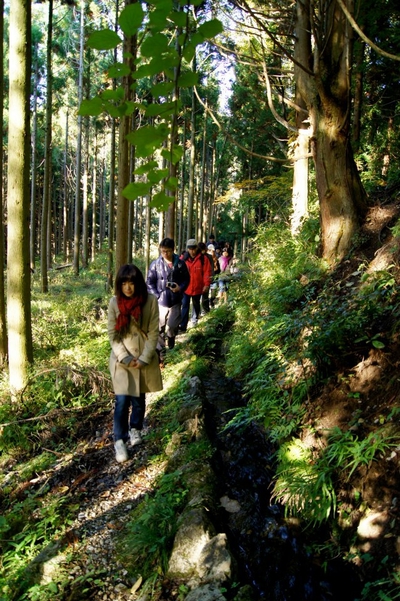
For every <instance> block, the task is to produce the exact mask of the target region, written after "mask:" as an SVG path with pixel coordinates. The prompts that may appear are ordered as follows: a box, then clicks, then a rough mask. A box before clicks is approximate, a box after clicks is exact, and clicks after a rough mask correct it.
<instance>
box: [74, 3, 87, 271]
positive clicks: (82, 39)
mask: <svg viewBox="0 0 400 601" xmlns="http://www.w3.org/2000/svg"><path fill="white" fill-rule="evenodd" d="M79 39H80V41H79V80H78V106H80V105H81V103H82V98H83V57H84V53H83V50H84V43H85V1H84V0H81V21H80V36H79ZM75 164H76V174H75V177H76V185H75V220H74V257H73V264H74V273H75V275H76V276H78V275H79V262H80V261H79V254H80V237H81V167H82V115H79V114H78V134H77V142H76V163H75Z"/></svg>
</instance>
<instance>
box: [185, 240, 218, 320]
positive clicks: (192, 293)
mask: <svg viewBox="0 0 400 601" xmlns="http://www.w3.org/2000/svg"><path fill="white" fill-rule="evenodd" d="M186 247H187V251H186V252H185V253H184V254H183V255H182V258H183V259H184V261H185V263H186V265H187V268H188V271H189V274H190V283H189V286H188V287H187V288H186V290H185V292H184V293H183V299H182V320H181V324H180V326H179V329H180V331H181V332H186V330H187V326H188V321H189V309H190V301H192V305H193V310H192V324H193V325H196V323H197V321H198V319H199V316H200V299H201V295H202V294H204V293H206V292H208V290H209V289H210V284H211V277H212V276H211V263H210V261H209V259H208V258H207V257H205V256H204V255H203V253H202V252H201V251H200V249H199V247H198V244H197V242H196V240H195V239H194V238H191V239H190V240H188V241H187V245H186Z"/></svg>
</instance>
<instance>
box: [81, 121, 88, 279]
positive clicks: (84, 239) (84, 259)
mask: <svg viewBox="0 0 400 601" xmlns="http://www.w3.org/2000/svg"><path fill="white" fill-rule="evenodd" d="M84 132H85V138H84V139H85V145H84V146H85V152H84V158H83V177H82V266H83V267H87V266H88V263H89V243H88V239H89V207H88V196H89V190H88V188H89V118H88V117H86V118H85V127H84Z"/></svg>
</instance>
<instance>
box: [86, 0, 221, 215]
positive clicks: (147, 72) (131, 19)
mask: <svg viewBox="0 0 400 601" xmlns="http://www.w3.org/2000/svg"><path fill="white" fill-rule="evenodd" d="M200 4H201V2H200V0H194V1H193V2H191V3H186V2H182V1H181V2H179V3H178V4H176V3H173V2H172V0H163V1H162V2H154V1H153V2H149V3H148V4H147V10H146V11H144V10H143V8H142V4H141V3H134V4H129V5H127V6H126V7H125V8H124V9H123V10H122V12H121V14H120V16H119V19H118V23H119V27H120V29H121V31H122V32H123V34H124V36H125V38H130V37H138V36H140V39H139V40H138V48H139V50H140V56H139V58H138V59H137V61H133V65H132V66H130V64H129V60H128V59H129V58H130V57H129V56H124V59H123V62H122V63H121V62H118V61H117V62H115V63H114V64H112V65H111V66H110V67H109V69H108V74H107V75H108V77H109V78H111V79H117V80H118V79H120V78H122V77H128V76H129V77H131V78H132V80H133V82H134V83H133V84H132V86H131V87H132V89H135V90H137V89H138V87H139V84H141V86H142V87H146V89H148V90H149V96H148V98H149V100H147V101H146V100H145V99H144V98H143V99H141V101H132V100H129V99H126V97H125V91H124V88H123V86H115V87H114V88H113V89H105V90H103V91H101V92H100V93H99V94H97V95H96V96H95V97H94V98H91V99H85V100H83V101H82V103H81V106H80V108H79V114H80V115H85V116H88V115H91V116H98V115H100V114H102V113H104V112H106V113H108V114H109V115H110V116H111V117H114V118H121V117H125V116H129V115H132V114H133V113H134V112H135V111H137V112H139V113H140V114H141V116H142V117H143V119H142V120H143V121H144V122H145V124H144V125H142V126H141V127H138V128H137V129H135V130H133V131H130V133H129V134H128V135H127V137H126V139H127V140H128V142H129V143H130V144H132V145H134V146H135V154H136V157H138V158H141V159H144V163H143V164H142V165H140V166H139V167H138V168H137V169H135V171H134V173H135V175H140V176H142V181H138V182H131V183H129V184H128V185H127V186H126V187H125V188H124V190H123V195H124V196H125V198H127V199H128V200H135V199H136V198H138V197H140V196H146V195H147V194H149V193H150V191H151V189H152V188H153V186H155V185H157V186H160V191H159V192H158V193H157V194H156V195H155V196H154V197H153V200H152V206H155V207H157V208H158V209H159V210H165V209H166V208H167V207H168V205H169V204H170V203H171V201H172V198H171V193H172V194H173V193H175V191H176V189H177V184H178V182H177V179H176V177H175V176H174V174H173V173H170V170H169V169H168V168H164V169H160V168H159V164H158V161H156V160H154V158H153V156H154V153H155V152H156V151H159V155H160V157H161V158H163V159H165V160H166V161H167V162H168V163H169V164H170V165H176V164H177V163H178V162H179V160H180V159H181V158H182V156H183V153H184V149H183V147H182V146H181V145H179V144H177V142H176V122H177V117H178V115H179V112H180V110H181V108H182V105H181V101H180V99H179V93H178V92H179V90H181V89H184V88H191V87H193V86H194V85H195V84H196V83H197V82H198V74H197V73H196V72H195V71H194V70H193V69H192V68H191V64H192V61H193V58H194V57H195V54H196V48H197V47H198V46H199V45H201V44H204V43H205V42H206V41H207V40H209V39H212V38H213V37H214V36H216V35H218V34H219V33H221V32H222V30H223V28H222V24H221V22H220V21H219V20H218V19H210V20H208V21H204V22H202V23H199V20H198V18H197V15H196V10H195V7H197V6H199V5H200ZM123 41H124V40H123V39H122V38H121V37H120V35H118V33H117V32H115V31H113V30H111V29H102V30H99V31H95V32H93V33H92V34H91V35H90V36H89V38H88V41H87V45H88V47H89V48H92V49H95V50H99V51H107V50H115V49H116V48H118V47H119V46H120V45H121V44H123ZM168 193H169V195H168Z"/></svg>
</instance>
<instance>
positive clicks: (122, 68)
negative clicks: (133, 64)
mask: <svg viewBox="0 0 400 601" xmlns="http://www.w3.org/2000/svg"><path fill="white" fill-rule="evenodd" d="M130 72H131V70H130V68H129V67H128V65H126V64H124V63H115V64H114V65H111V67H110V68H109V69H108V77H111V79H117V78H118V77H124V76H125V75H129V73H130Z"/></svg>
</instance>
